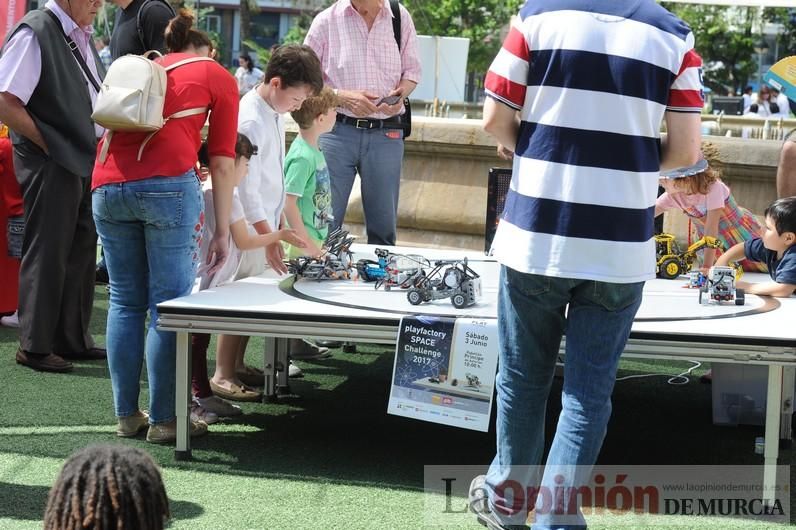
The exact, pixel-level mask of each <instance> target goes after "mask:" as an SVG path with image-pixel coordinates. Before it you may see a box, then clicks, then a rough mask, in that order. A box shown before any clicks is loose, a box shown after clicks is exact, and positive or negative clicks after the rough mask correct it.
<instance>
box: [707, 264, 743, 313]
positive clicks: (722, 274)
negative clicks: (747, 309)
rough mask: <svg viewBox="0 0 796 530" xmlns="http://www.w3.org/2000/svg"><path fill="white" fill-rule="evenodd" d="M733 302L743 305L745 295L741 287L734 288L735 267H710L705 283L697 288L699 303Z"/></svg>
mask: <svg viewBox="0 0 796 530" xmlns="http://www.w3.org/2000/svg"><path fill="white" fill-rule="evenodd" d="M733 301H734V302H735V305H744V303H745V302H746V296H745V295H744V291H743V289H736V288H735V269H734V268H732V267H719V266H716V267H711V268H710V270H709V271H708V275H707V278H706V279H705V283H704V284H703V285H702V287H701V288H700V289H699V303H700V304H709V303H716V304H720V303H722V302H733Z"/></svg>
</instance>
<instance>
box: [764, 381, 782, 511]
mask: <svg viewBox="0 0 796 530" xmlns="http://www.w3.org/2000/svg"><path fill="white" fill-rule="evenodd" d="M781 410H782V366H779V365H770V366H769V367H768V397H767V400H766V447H765V451H764V453H763V455H764V462H763V500H764V501H773V500H774V499H775V497H776V493H777V492H776V485H777V457H778V456H779V423H780V422H779V420H780V413H781Z"/></svg>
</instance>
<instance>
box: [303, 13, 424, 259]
mask: <svg viewBox="0 0 796 530" xmlns="http://www.w3.org/2000/svg"><path fill="white" fill-rule="evenodd" d="M399 13H400V17H401V19H400V22H401V24H400V26H401V33H400V37H401V38H400V40H401V46H400V49H399V47H398V43H397V42H396V40H395V34H394V32H393V20H394V19H393V11H392V9H391V6H390V2H389V0H338V1H337V2H335V3H334V4H332V5H331V6H330V7H328V8H327V9H325V10H324V11H322V12H321V13H319V14H318V16H316V17H315V20H313V22H312V26H311V27H310V30H309V32H308V33H307V38H306V40H305V41H304V43H305V44H307V45H309V46H310V47H311V48H312V49H313V50H315V53H317V54H318V57H319V58H320V60H321V67H322V69H323V75H324V82H325V83H326V84H327V85H329V86H331V87H332V88H333V89H335V92H336V93H337V95H338V97H339V98H340V105H341V108H340V109H339V110H340V113H339V114H338V116H337V122H338V123H337V125H336V126H335V128H334V130H332V132H330V133H328V134H325V135H323V136H321V139H320V147H321V150H322V151H323V153H324V156H325V157H326V162H327V164H328V167H329V173H330V175H331V185H332V210H333V212H334V227H335V228H337V227H340V226H341V225H342V224H343V218H344V217H345V211H346V206H347V205H348V197H349V195H350V194H351V187H352V186H353V184H354V178H355V176H356V174H357V173H359V176H360V179H361V186H362V206H363V209H364V211H365V225H366V229H367V234H368V243H371V244H378V245H394V244H395V236H396V224H397V212H398V191H399V186H400V181H401V163H402V161H403V152H404V142H403V139H404V123H403V122H402V119H401V115H402V114H404V112H405V109H404V103H403V101H404V99H406V98H408V97H409V94H411V93H412V91H413V90H414V89H415V87H416V86H417V83H418V81H420V73H421V70H420V57H419V55H418V46H417V33H416V32H415V26H414V23H413V22H412V17H411V15H410V14H409V12H408V11H407V10H406V9H405V8H404V7H403V6H400V5H399ZM393 96H397V98H394V101H388V102H384V101H382V99H383V98H390V97H393Z"/></svg>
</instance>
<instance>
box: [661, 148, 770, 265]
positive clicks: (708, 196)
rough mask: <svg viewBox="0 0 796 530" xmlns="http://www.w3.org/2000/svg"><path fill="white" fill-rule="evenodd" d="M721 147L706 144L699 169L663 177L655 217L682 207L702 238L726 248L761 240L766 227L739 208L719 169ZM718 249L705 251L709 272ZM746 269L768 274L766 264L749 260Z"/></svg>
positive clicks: (749, 213) (748, 212) (695, 167)
mask: <svg viewBox="0 0 796 530" xmlns="http://www.w3.org/2000/svg"><path fill="white" fill-rule="evenodd" d="M718 154H719V151H718V148H717V147H716V146H715V145H714V144H712V143H710V142H705V143H704V144H703V146H702V155H703V160H700V162H698V163H697V164H696V165H695V166H691V167H689V168H680V169H677V170H674V171H670V172H668V173H665V174H662V175H661V179H660V184H661V186H662V187H663V188H664V190H666V191H665V193H663V194H662V195H661V196H660V197H658V200H657V201H656V203H655V217H657V216H659V215H661V214H662V213H663V212H665V211H667V210H670V209H673V208H679V209H680V210H682V212H683V213H684V214H685V215H687V216H688V217H689V219H690V220H691V222H692V223H693V225H694V227H695V228H696V232H697V236H698V238H702V237H704V236H712V237H715V238H718V239H719V240H720V241H721V242H722V243H723V244H724V248H726V249H729V248H731V247H732V246H733V245H736V244H738V243H743V242H744V241H746V240H749V239H752V238H754V237H759V236H760V235H761V234H762V232H763V228H762V226H761V225H760V222H759V221H758V220H757V218H756V217H755V216H754V214H753V213H752V212H750V211H749V210H747V209H746V208H743V207H742V206H739V205H738V203H737V202H736V201H735V198H734V197H733V196H732V193H731V192H730V188H729V187H727V185H726V184H724V182H722V181H721V173H720V171H719V170H718ZM718 252H719V251H718V250H715V249H705V251H704V256H703V259H702V265H701V266H702V268H704V269H708V268H710V267H711V266H713V264H714V263H715V262H716V258H717V257H718ZM741 264H742V265H743V268H744V270H747V271H760V272H765V271H766V269H765V265H763V264H761V263H755V262H752V261H749V260H744V261H743V262H741Z"/></svg>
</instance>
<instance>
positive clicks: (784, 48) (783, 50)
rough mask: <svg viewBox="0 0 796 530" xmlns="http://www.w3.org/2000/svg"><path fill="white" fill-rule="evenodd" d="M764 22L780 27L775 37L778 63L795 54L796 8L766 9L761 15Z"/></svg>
mask: <svg viewBox="0 0 796 530" xmlns="http://www.w3.org/2000/svg"><path fill="white" fill-rule="evenodd" d="M763 18H764V19H765V21H766V22H771V23H774V24H781V25H782V28H783V30H782V32H781V33H780V34H779V35H777V44H778V48H779V56H778V57H776V60H777V61H779V60H780V59H783V58H785V57H787V56H789V55H793V54H794V53H796V8H787V7H775V8H768V9H766V10H765V12H764V14H763Z"/></svg>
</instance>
